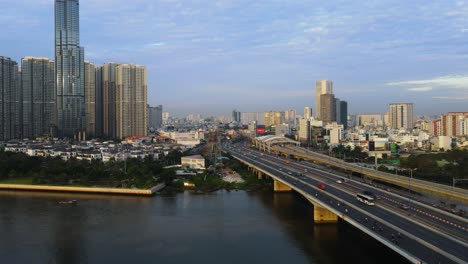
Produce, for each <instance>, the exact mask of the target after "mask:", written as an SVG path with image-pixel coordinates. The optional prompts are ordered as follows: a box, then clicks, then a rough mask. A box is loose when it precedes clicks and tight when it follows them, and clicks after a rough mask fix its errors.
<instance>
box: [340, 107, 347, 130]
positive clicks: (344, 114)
mask: <svg viewBox="0 0 468 264" xmlns="http://www.w3.org/2000/svg"><path fill="white" fill-rule="evenodd" d="M340 105H341V106H340V112H341V114H340V117H341V120H340V121H339V122H340V123H341V124H343V127H344V129H345V130H346V129H348V102H346V101H343V100H342V101H340Z"/></svg>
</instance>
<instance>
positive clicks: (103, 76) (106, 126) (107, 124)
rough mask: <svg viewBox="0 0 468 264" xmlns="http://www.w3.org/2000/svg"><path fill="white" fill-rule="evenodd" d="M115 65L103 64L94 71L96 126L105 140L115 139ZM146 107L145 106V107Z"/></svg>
mask: <svg viewBox="0 0 468 264" xmlns="http://www.w3.org/2000/svg"><path fill="white" fill-rule="evenodd" d="M118 65H119V64H117V63H104V65H102V66H100V67H97V69H96V101H97V102H99V104H98V107H97V108H96V124H97V125H98V128H99V129H100V130H98V131H102V135H103V136H104V137H107V138H116V135H117V134H116V127H117V125H116V120H117V117H116V108H115V102H116V92H117V88H116V87H117V86H116V68H117V66H118ZM145 107H146V106H145Z"/></svg>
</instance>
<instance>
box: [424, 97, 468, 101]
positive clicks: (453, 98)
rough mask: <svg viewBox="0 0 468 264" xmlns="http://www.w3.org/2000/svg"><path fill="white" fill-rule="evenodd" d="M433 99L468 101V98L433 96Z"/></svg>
mask: <svg viewBox="0 0 468 264" xmlns="http://www.w3.org/2000/svg"><path fill="white" fill-rule="evenodd" d="M432 98H433V99H440V100H455V101H468V96H433V97H432Z"/></svg>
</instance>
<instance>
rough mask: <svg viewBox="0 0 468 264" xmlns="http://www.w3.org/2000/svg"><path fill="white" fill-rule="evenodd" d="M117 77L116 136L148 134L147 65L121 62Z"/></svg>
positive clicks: (117, 68)
mask: <svg viewBox="0 0 468 264" xmlns="http://www.w3.org/2000/svg"><path fill="white" fill-rule="evenodd" d="M115 77H116V79H115V80H116V82H115V84H116V88H117V89H116V94H115V98H116V100H115V102H116V103H115V110H116V137H117V138H121V139H123V138H125V137H128V136H145V135H147V130H146V129H147V112H146V110H147V109H146V106H147V103H146V95H147V78H146V67H144V66H140V65H133V64H120V65H119V66H117V67H116V68H115Z"/></svg>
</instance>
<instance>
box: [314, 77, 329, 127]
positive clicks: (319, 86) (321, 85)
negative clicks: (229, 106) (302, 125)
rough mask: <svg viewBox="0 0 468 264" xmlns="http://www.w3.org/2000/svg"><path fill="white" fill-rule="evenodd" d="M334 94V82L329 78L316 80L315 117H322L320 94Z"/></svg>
mask: <svg viewBox="0 0 468 264" xmlns="http://www.w3.org/2000/svg"><path fill="white" fill-rule="evenodd" d="M322 94H333V82H332V81H329V80H319V81H316V82H315V117H316V118H320V117H321V116H322V115H321V113H320V111H321V110H322V107H321V105H320V104H321V102H320V95H322Z"/></svg>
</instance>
